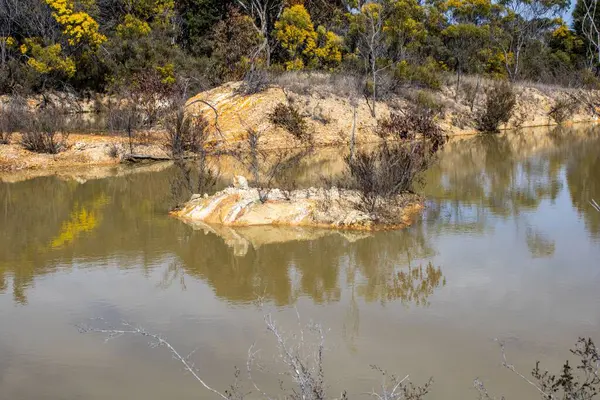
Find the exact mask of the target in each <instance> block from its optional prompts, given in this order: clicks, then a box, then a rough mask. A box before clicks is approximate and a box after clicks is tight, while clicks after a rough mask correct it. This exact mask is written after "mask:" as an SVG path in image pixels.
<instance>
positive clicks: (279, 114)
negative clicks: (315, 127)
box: [269, 103, 311, 141]
mask: <svg viewBox="0 0 600 400" xmlns="http://www.w3.org/2000/svg"><path fill="white" fill-rule="evenodd" d="M269 120H270V121H271V123H272V124H273V125H275V126H279V127H281V128H284V129H285V130H287V131H288V132H289V133H291V134H292V135H294V137H296V139H298V140H301V141H304V140H308V139H310V136H311V135H310V134H309V133H308V132H307V125H306V121H305V120H304V117H303V116H302V114H300V111H298V109H297V108H296V107H294V106H293V105H286V104H283V103H279V104H277V106H275V109H274V110H273V112H271V113H270V114H269Z"/></svg>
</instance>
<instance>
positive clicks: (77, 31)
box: [45, 0, 106, 47]
mask: <svg viewBox="0 0 600 400" xmlns="http://www.w3.org/2000/svg"><path fill="white" fill-rule="evenodd" d="M45 2H46V4H48V5H49V6H50V8H52V10H53V12H52V16H53V17H54V19H55V20H56V22H58V23H59V24H60V25H61V26H62V28H63V33H64V34H65V35H66V36H67V37H68V41H69V44H70V45H71V46H74V45H77V44H79V43H81V42H84V41H85V42H87V43H88V44H89V45H90V46H93V47H98V46H100V45H101V44H102V43H104V42H105V41H106V36H104V35H103V34H101V33H100V32H99V25H98V22H96V21H95V20H94V18H92V17H91V16H90V15H89V14H88V13H86V12H83V11H75V4H74V1H73V0H45Z"/></svg>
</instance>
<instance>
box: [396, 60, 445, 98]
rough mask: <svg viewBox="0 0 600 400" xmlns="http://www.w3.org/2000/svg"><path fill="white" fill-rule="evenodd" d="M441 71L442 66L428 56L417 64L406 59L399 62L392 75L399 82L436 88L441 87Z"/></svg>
mask: <svg viewBox="0 0 600 400" xmlns="http://www.w3.org/2000/svg"><path fill="white" fill-rule="evenodd" d="M442 72H443V66H442V65H440V63H438V62H436V61H435V60H434V59H433V58H431V57H429V58H427V59H426V60H425V62H423V63H419V64H417V65H415V64H412V63H409V62H408V61H401V62H399V63H398V64H397V65H396V69H395V70H394V77H395V78H396V79H397V80H398V81H399V82H401V83H410V84H415V85H418V86H424V87H428V88H430V89H435V90H437V89H440V88H441V87H442V79H441V74H442Z"/></svg>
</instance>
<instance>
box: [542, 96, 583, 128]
mask: <svg viewBox="0 0 600 400" xmlns="http://www.w3.org/2000/svg"><path fill="white" fill-rule="evenodd" d="M577 108H578V104H577V101H576V100H574V99H572V98H564V97H561V98H558V99H556V100H555V101H554V104H552V106H551V107H550V111H548V116H549V117H550V118H552V120H553V121H554V122H556V123H557V124H559V125H560V124H562V123H563V122H565V121H567V120H568V119H570V118H571V117H573V114H575V112H576V111H577Z"/></svg>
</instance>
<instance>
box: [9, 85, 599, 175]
mask: <svg viewBox="0 0 600 400" xmlns="http://www.w3.org/2000/svg"><path fill="white" fill-rule="evenodd" d="M239 87H240V83H239V82H234V83H228V84H225V85H223V86H220V87H218V88H215V89H212V90H209V91H206V92H203V93H200V94H198V95H197V96H194V97H193V98H191V99H190V103H189V104H191V106H190V110H191V111H192V112H193V113H194V114H202V115H204V116H205V117H206V118H207V119H208V120H209V122H210V123H211V124H212V127H213V128H214V129H213V130H212V131H213V134H212V137H211V140H210V145H211V146H212V147H214V148H218V149H227V148H231V147H234V146H237V145H238V144H239V143H240V142H241V141H243V139H244V137H245V135H246V129H247V128H248V127H251V128H253V129H256V130H258V131H260V132H261V133H262V136H261V139H260V141H261V145H262V146H263V149H268V148H280V147H284V148H293V147H297V146H298V145H299V143H298V142H297V141H296V139H295V138H294V137H293V136H292V135H291V134H290V133H288V132H287V131H285V130H284V129H282V128H280V127H276V126H274V125H273V124H272V123H271V122H270V121H269V114H270V113H271V112H272V111H273V109H274V108H275V107H276V106H277V105H278V104H279V103H284V104H293V105H294V106H295V107H297V108H298V109H299V110H300V112H301V113H302V115H303V116H304V118H305V121H306V122H307V124H308V129H309V131H310V132H311V133H312V136H313V138H314V141H315V145H316V146H318V147H326V146H330V147H331V146H334V147H345V146H348V143H349V139H350V134H351V132H352V127H353V114H354V107H353V102H352V101H351V100H350V99H349V98H348V97H347V96H345V95H343V94H339V91H337V92H336V91H335V90H331V89H323V88H322V87H321V86H318V85H312V86H311V85H308V86H307V85H305V86H304V87H303V89H302V90H298V89H297V88H294V87H284V86H274V87H271V88H269V89H267V90H265V91H263V92H261V93H258V94H254V95H248V96H245V95H241V94H239V93H238V89H239ZM516 90H517V94H518V96H517V99H518V104H517V107H516V111H515V113H514V114H515V116H514V118H513V120H511V121H510V122H509V123H508V124H507V126H506V127H505V128H513V127H514V125H515V124H517V123H518V124H520V125H521V126H522V127H531V126H547V125H552V122H551V120H550V119H549V118H548V111H549V110H550V107H551V106H552V104H554V102H555V99H557V98H559V97H561V96H565V95H566V93H567V92H568V89H561V88H541V89H539V88H536V87H526V86H520V87H517V88H516ZM428 93H429V95H430V96H432V97H433V98H434V99H435V101H436V102H437V103H439V104H441V105H442V106H443V108H444V112H443V114H442V116H441V117H440V118H439V123H440V125H441V126H442V127H443V129H444V130H445V132H446V134H447V135H448V136H450V137H452V136H461V135H470V134H475V133H477V131H476V130H475V122H474V115H473V113H471V112H470V109H469V107H468V106H467V105H466V104H465V102H464V100H463V99H461V98H460V96H459V97H458V98H457V99H456V100H455V94H454V88H453V87H452V86H448V87H445V88H443V89H442V90H441V91H437V92H428ZM481 97H482V96H480V98H479V99H478V103H481V102H482V101H483V99H482V98H481ZM407 98H408V97H406V96H405V97H403V98H400V97H397V98H392V99H390V100H389V101H387V102H381V103H378V104H377V110H378V112H377V114H378V118H385V117H386V116H389V114H390V113H391V112H395V111H398V110H401V109H402V108H405V107H406V106H407V104H408V103H409V102H410V100H407ZM5 100H6V99H5ZM204 102H207V103H209V104H210V105H211V106H213V107H214V108H215V109H216V110H217V112H218V118H215V112H214V111H213V109H212V108H211V107H209V106H207V105H206V104H205V103H204ZM0 103H1V102H0ZM82 104H83V106H77V107H74V108H73V109H74V110H75V111H77V110H83V111H89V110H88V109H91V108H92V106H91V104H93V102H91V101H87V102H84V103H82ZM356 104H357V106H356V115H357V118H356V142H357V144H365V143H371V142H376V141H377V140H379V138H378V136H377V135H376V134H375V128H376V119H375V118H373V117H372V116H371V111H370V108H369V107H368V105H367V103H366V102H365V100H364V99H359V100H358V101H357V102H356ZM591 121H595V116H594V115H593V113H592V112H591V111H590V110H586V109H585V108H583V107H581V108H580V109H579V110H578V111H577V112H576V113H575V114H574V115H573V117H572V120H571V121H570V122H569V124H570V123H579V122H591ZM144 136H145V139H144V141H143V142H141V143H137V144H136V146H135V149H134V153H136V154H140V155H147V156H152V157H159V158H161V157H162V158H164V157H167V156H168V153H167V152H166V151H165V149H164V147H163V146H162V145H161V142H162V141H163V140H162V133H161V132H159V131H155V132H153V133H152V134H149V135H144ZM128 152H129V151H128V143H127V139H126V138H123V137H119V136H112V135H98V134H77V135H75V134H73V135H71V136H70V137H69V139H68V148H67V149H66V150H65V151H63V152H61V153H59V154H57V155H49V154H38V153H33V152H30V151H27V150H25V149H23V148H22V146H21V145H20V144H19V135H13V138H12V142H11V143H10V144H8V145H6V144H0V179H3V180H6V179H12V178H10V175H14V174H15V173H16V174H21V175H22V171H25V170H27V171H35V173H33V174H32V175H48V174H55V173H56V172H57V171H60V170H62V169H67V168H74V167H85V166H98V165H115V164H118V163H119V162H121V159H122V157H123V155H124V154H126V153H128Z"/></svg>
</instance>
